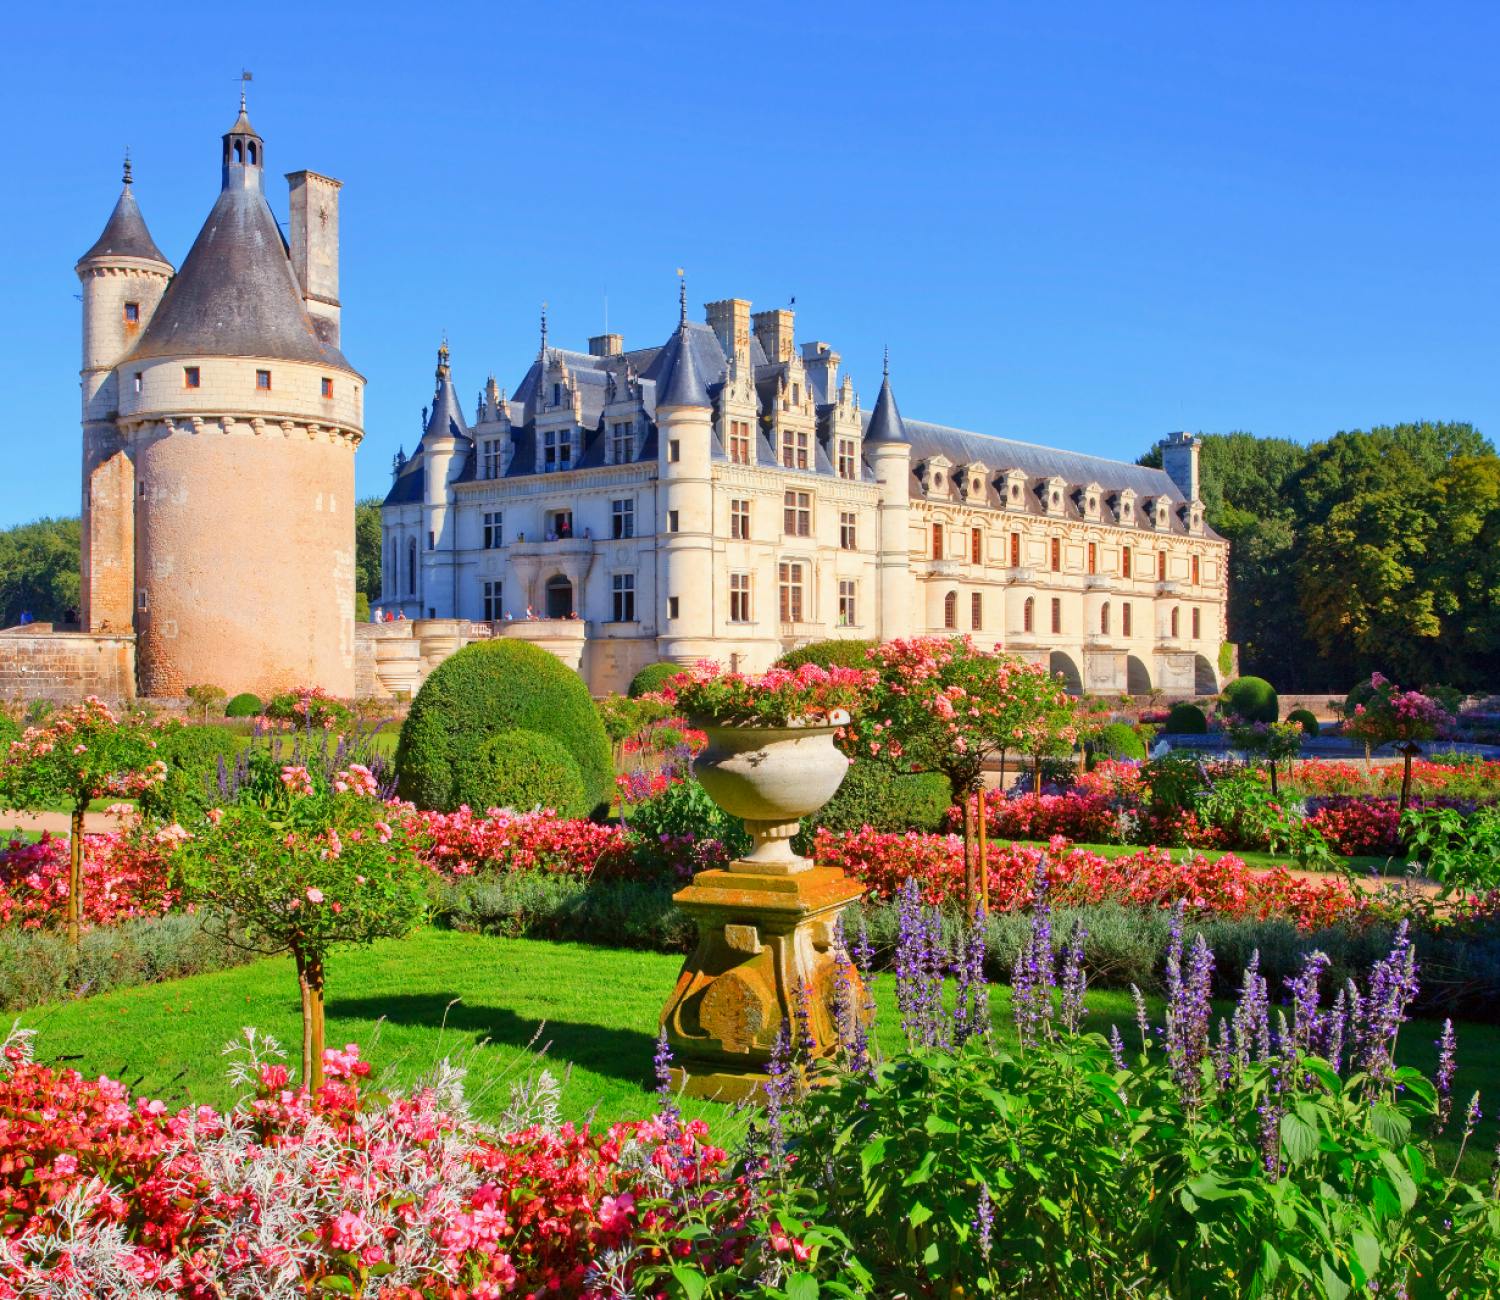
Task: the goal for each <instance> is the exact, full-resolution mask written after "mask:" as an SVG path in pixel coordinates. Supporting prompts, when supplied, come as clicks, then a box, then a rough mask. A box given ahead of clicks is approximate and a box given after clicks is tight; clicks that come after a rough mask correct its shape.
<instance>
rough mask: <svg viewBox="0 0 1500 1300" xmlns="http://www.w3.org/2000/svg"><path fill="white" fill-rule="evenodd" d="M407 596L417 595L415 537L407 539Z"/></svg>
mask: <svg viewBox="0 0 1500 1300" xmlns="http://www.w3.org/2000/svg"><path fill="white" fill-rule="evenodd" d="M406 594H407V595H408V596H415V595H416V594H417V539H416V538H415V537H408V538H407V539H406Z"/></svg>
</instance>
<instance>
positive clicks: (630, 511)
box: [609, 497, 635, 537]
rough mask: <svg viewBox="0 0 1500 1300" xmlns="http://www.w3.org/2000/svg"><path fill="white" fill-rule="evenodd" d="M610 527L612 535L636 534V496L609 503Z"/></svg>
mask: <svg viewBox="0 0 1500 1300" xmlns="http://www.w3.org/2000/svg"><path fill="white" fill-rule="evenodd" d="M609 528H610V536H611V537H634V536H635V498H634V497H624V498H622V499H621V500H619V501H611V502H610V503H609Z"/></svg>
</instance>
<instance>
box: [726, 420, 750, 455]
mask: <svg viewBox="0 0 1500 1300" xmlns="http://www.w3.org/2000/svg"><path fill="white" fill-rule="evenodd" d="M729 459H730V460H731V461H733V462H734V463H735V464H736V465H748V464H750V422H749V421H748V420H731V421H730V422H729Z"/></svg>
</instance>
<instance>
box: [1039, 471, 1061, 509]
mask: <svg viewBox="0 0 1500 1300" xmlns="http://www.w3.org/2000/svg"><path fill="white" fill-rule="evenodd" d="M1038 492H1039V495H1040V496H1041V500H1042V509H1043V510H1044V511H1046V513H1047V514H1049V515H1061V514H1063V513H1064V512H1065V511H1066V509H1067V497H1068V480H1067V479H1065V478H1063V477H1062V476H1061V475H1060V474H1053V475H1052V476H1051V477H1050V478H1044V479H1043V480H1042V481H1041V484H1040V485H1039V488H1038Z"/></svg>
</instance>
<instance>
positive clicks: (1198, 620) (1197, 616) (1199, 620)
mask: <svg viewBox="0 0 1500 1300" xmlns="http://www.w3.org/2000/svg"><path fill="white" fill-rule="evenodd" d="M1202 635H1203V611H1202V610H1201V609H1195V610H1194V611H1193V640H1194V641H1196V640H1198V638H1199V637H1201V636H1202Z"/></svg>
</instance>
